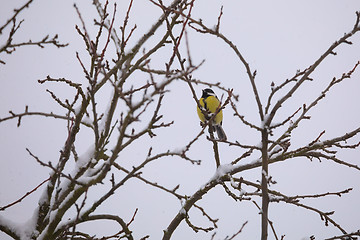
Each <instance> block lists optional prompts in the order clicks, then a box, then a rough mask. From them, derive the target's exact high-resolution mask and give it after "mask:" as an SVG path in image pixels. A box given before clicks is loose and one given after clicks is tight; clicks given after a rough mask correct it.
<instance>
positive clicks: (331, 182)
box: [0, 0, 360, 240]
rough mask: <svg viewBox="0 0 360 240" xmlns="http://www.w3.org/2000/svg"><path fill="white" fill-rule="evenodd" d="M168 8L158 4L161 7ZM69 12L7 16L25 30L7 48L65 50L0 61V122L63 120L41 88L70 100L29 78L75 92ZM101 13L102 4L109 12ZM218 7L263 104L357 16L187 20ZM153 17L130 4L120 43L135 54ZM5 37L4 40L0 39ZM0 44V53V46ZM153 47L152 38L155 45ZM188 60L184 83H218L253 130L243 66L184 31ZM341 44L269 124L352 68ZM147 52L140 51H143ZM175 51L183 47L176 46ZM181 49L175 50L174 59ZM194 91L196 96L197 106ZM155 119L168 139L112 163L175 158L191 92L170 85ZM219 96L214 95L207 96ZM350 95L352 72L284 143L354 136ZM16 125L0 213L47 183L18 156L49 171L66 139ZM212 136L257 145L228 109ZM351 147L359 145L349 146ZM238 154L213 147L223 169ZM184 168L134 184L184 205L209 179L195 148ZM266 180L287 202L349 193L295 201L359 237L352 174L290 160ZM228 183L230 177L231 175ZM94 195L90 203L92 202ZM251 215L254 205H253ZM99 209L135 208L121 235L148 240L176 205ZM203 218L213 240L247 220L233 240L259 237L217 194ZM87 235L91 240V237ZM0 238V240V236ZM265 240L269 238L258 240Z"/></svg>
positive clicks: (357, 43) (58, 128)
mask: <svg viewBox="0 0 360 240" xmlns="http://www.w3.org/2000/svg"><path fill="white" fill-rule="evenodd" d="M91 2H92V1H77V2H76V3H77V4H78V6H79V9H80V11H81V12H82V13H83V17H84V19H85V21H86V23H87V27H88V29H89V31H90V32H91V33H93V35H92V36H93V37H94V36H95V34H96V28H94V27H93V25H92V23H93V21H92V19H93V18H94V17H97V15H96V11H95V8H94V7H93V6H92V5H91ZM164 2H170V1H164ZM23 3H24V1H19V0H16V1H4V0H3V1H2V3H1V5H0V6H1V7H0V16H1V17H0V25H2V24H3V23H4V22H5V21H6V20H7V19H8V17H9V16H11V14H12V9H14V8H15V7H19V6H21V5H22V4H23ZM73 3H74V2H73V1H55V0H50V1H46V0H34V3H33V4H31V6H30V8H29V9H26V10H25V11H24V12H23V13H21V14H20V15H19V18H18V20H20V19H25V22H24V23H23V24H22V26H21V29H20V30H19V32H18V33H17V35H16V37H15V38H14V41H15V42H17V41H26V40H28V39H30V38H31V39H32V40H37V39H41V38H42V37H43V36H45V35H47V34H50V36H53V35H55V34H59V39H60V41H61V42H64V43H69V44H70V45H69V46H68V47H67V48H64V49H57V48H55V47H52V46H48V47H46V48H45V49H39V48H37V47H23V48H19V49H17V50H16V51H15V52H14V53H13V54H11V55H4V54H2V55H0V59H1V60H4V61H5V62H6V65H0V83H1V88H0V118H3V117H6V116H8V115H9V113H8V111H9V110H12V111H13V112H16V113H19V112H21V111H24V109H25V105H28V106H29V110H32V111H45V112H50V111H54V112H57V113H64V111H63V110H62V109H61V108H60V107H59V106H58V105H56V103H54V102H53V100H52V99H51V97H50V96H49V94H48V93H47V92H46V89H47V88H49V89H51V90H53V91H55V92H56V93H57V94H58V95H59V96H61V98H67V97H68V98H69V97H71V96H72V94H73V92H72V91H69V90H68V88H67V87H65V86H57V85H54V84H48V85H40V84H38V83H37V80H38V79H44V78H46V76H47V75H50V76H52V77H55V78H56V77H66V78H68V79H71V80H73V81H75V82H80V83H86V79H85V78H84V76H83V71H82V69H81V67H80V66H79V64H78V62H77V60H76V56H75V52H76V51H78V52H79V53H80V56H81V57H83V59H85V60H86V59H87V58H86V51H85V47H84V45H83V43H82V39H81V38H80V36H79V35H78V34H77V33H76V30H75V24H78V25H79V24H80V21H79V19H78V17H77V14H76V11H75V9H74V7H73ZM117 4H118V15H117V16H116V19H117V20H118V22H117V24H118V25H117V26H120V25H121V24H122V19H123V16H124V13H125V12H126V9H127V6H128V1H117ZM111 5H112V4H111ZM221 5H223V6H224V7H223V12H224V14H223V16H222V21H221V26H220V31H221V32H222V33H223V34H224V35H225V36H227V37H228V38H229V39H230V40H231V41H232V42H233V43H234V44H235V45H236V46H237V47H238V49H239V50H240V51H241V53H242V54H243V55H244V57H245V58H246V60H247V61H248V63H249V64H250V67H251V69H252V70H257V77H256V79H257V86H258V87H259V92H260V96H261V100H262V101H265V100H266V97H267V96H268V94H269V93H270V84H271V82H274V83H275V84H280V83H282V82H283V81H284V80H285V79H287V78H291V77H292V76H293V75H294V74H295V73H296V71H297V70H298V69H300V70H303V69H305V68H306V67H308V66H310V65H311V64H312V63H313V62H314V61H315V60H316V59H318V58H319V57H320V56H321V54H323V53H324V52H325V51H326V49H327V48H328V47H329V46H330V45H331V44H332V43H333V42H335V41H336V40H338V39H339V38H340V37H342V36H343V35H344V33H347V32H349V31H350V30H351V29H352V28H353V26H354V23H355V19H356V14H355V12H356V11H360V1H359V0H347V1H337V0H317V1H313V0H303V1H286V0H273V1H266V0H259V1H244V0H237V1H219V0H206V1H201V0H198V1H196V2H195V5H194V9H193V12H192V17H193V18H194V19H199V18H201V19H203V22H204V23H205V24H207V25H208V26H215V24H216V22H217V17H218V15H219V12H220V7H221ZM160 14H161V10H160V9H158V8H157V7H156V6H154V5H153V4H151V3H150V2H149V1H147V0H134V7H133V9H132V12H131V16H130V21H129V26H134V24H136V25H137V30H136V31H135V32H134V35H133V39H132V40H130V42H129V44H134V43H136V39H138V38H139V37H141V36H142V34H143V32H144V31H146V30H148V29H149V28H150V27H151V25H152V24H153V23H154V22H155V21H156V19H157V18H158V16H160ZM8 30H9V29H7V31H4V35H5V37H6V34H7V33H8ZM5 37H4V36H0V46H1V45H2V44H4V41H5V39H6V38H5ZM155 37H156V35H155ZM189 39H190V50H191V56H192V60H193V62H194V64H199V63H200V62H201V61H202V60H203V59H205V63H204V64H203V66H201V68H200V69H199V70H198V71H196V72H195V73H194V74H193V76H194V78H196V79H200V80H203V81H209V82H213V83H215V82H219V81H220V82H221V84H222V85H223V86H225V87H227V88H234V92H235V93H236V94H239V95H240V99H239V103H238V105H237V107H238V109H239V111H240V113H241V114H243V115H245V117H246V119H248V120H249V121H252V122H254V123H256V124H259V123H260V119H259V116H258V111H257V108H256V105H255V101H254V96H253V94H252V90H251V88H250V84H249V81H248V79H247V77H246V72H245V69H244V67H243V65H242V64H241V63H240V61H239V60H238V58H237V57H236V55H235V54H234V52H232V50H231V49H230V48H229V47H228V46H227V45H225V44H224V43H223V42H222V41H221V40H220V39H218V38H216V37H213V36H206V35H200V34H198V33H195V32H194V31H191V32H189ZM350 40H351V41H352V42H353V44H352V45H341V46H340V47H339V48H338V49H336V52H337V55H336V56H333V55H331V56H330V57H329V58H328V59H326V60H325V61H324V63H323V64H322V65H321V66H320V67H319V68H318V71H316V72H315V73H314V74H313V75H312V76H311V77H312V78H313V79H314V80H313V81H312V82H307V83H306V84H304V86H303V87H302V88H301V89H300V90H299V91H298V93H297V94H295V95H294V96H293V98H292V100H291V101H289V103H287V104H285V105H284V106H283V109H282V110H281V111H280V114H279V116H278V117H277V118H276V119H275V120H276V121H282V120H283V119H285V118H286V117H287V116H289V115H291V114H292V113H293V112H294V111H296V109H298V108H299V107H300V106H302V105H303V104H304V103H310V102H311V101H312V100H313V99H314V98H316V97H317V96H318V95H320V93H321V91H322V90H323V89H324V87H325V86H326V85H327V84H328V83H329V82H330V81H331V80H332V78H333V77H340V76H341V75H342V74H343V73H344V72H348V71H349V70H351V69H352V68H353V67H354V65H355V63H356V62H357V61H359V60H360V54H359V53H360V34H357V35H355V36H354V37H352V38H351V39H350ZM151 43H152V41H149V43H147V44H148V45H147V46H151ZM181 47H183V46H181ZM182 49H183V48H182ZM170 56H171V54H170V53H165V54H164V55H163V56H161V55H160V56H159V55H158V56H157V57H155V59H154V60H153V61H152V63H151V64H152V66H154V67H155V66H156V67H163V66H164V62H167V61H168V59H169V57H170ZM201 89H202V86H197V89H196V90H197V92H198V96H199V95H200V93H201ZM170 90H171V92H170V94H169V95H168V96H167V97H166V99H165V100H166V103H165V104H164V106H163V109H162V112H161V114H163V115H164V121H172V120H174V121H175V124H174V126H173V127H172V128H169V129H166V130H159V132H157V134H158V136H159V137H158V138H157V140H156V142H155V143H152V142H151V141H152V139H150V138H144V139H143V141H142V142H139V143H136V144H135V145H134V146H133V147H131V148H129V149H128V150H127V151H126V152H124V153H122V155H121V161H122V162H123V163H124V165H125V166H126V167H129V168H131V167H132V166H133V165H134V164H136V162H137V161H140V160H137V159H141V160H142V159H144V157H145V156H146V152H147V150H148V148H144V149H143V148H142V146H148V145H149V144H152V145H153V146H154V151H156V152H160V151H166V150H167V149H177V148H182V147H184V146H185V145H186V144H187V143H188V142H189V141H190V140H191V139H192V138H194V137H195V136H196V134H197V133H198V132H199V129H200V127H199V120H198V118H197V115H196V110H195V109H196V108H195V107H196V105H195V103H194V100H193V99H192V96H191V92H190V91H189V89H188V87H187V85H186V84H185V83H183V82H177V83H175V84H174V85H173V86H171V87H170ZM215 91H216V93H217V95H218V96H219V97H220V96H221V95H222V94H223V93H221V92H220V91H219V90H217V89H216V90H215ZM359 91H360V69H358V70H357V71H356V72H355V73H354V74H353V77H352V78H351V79H347V80H346V81H344V82H343V83H342V84H341V85H339V86H336V87H334V89H333V90H332V91H331V93H330V94H328V95H327V99H325V100H323V101H322V102H321V103H320V104H318V106H317V108H316V109H313V111H311V112H310V115H311V117H312V118H311V120H310V121H308V122H303V123H302V124H301V126H299V129H297V130H296V131H294V133H293V139H292V141H291V143H292V147H293V148H294V149H295V148H296V147H298V146H301V144H307V143H309V142H311V141H312V140H314V139H315V138H316V137H317V136H318V135H319V134H320V133H321V132H322V131H323V130H326V133H325V134H324V135H323V140H325V139H329V138H333V137H336V136H338V135H341V134H344V133H345V132H348V131H351V130H353V129H355V128H357V127H359V117H360V113H359V107H358V104H359ZM109 100H110V95H106V94H104V96H103V98H101V99H100V100H99V101H100V102H101V103H102V102H103V103H104V105H103V107H104V108H106V106H107V105H106V104H107V102H108V101H109ZM16 124H17V120H12V121H8V122H2V123H1V124H0V152H1V160H0V161H1V167H0V206H4V205H6V204H8V203H10V202H12V201H14V200H16V199H18V198H19V197H21V196H22V195H23V194H25V193H26V192H27V191H29V190H31V189H32V188H34V187H35V186H36V185H38V184H39V183H40V182H42V181H43V180H45V179H46V178H47V177H48V172H49V171H48V169H45V168H42V167H41V166H39V165H38V164H37V163H36V162H35V161H34V160H33V159H32V158H31V157H30V156H29V155H28V153H27V152H26V150H25V148H29V149H31V151H32V152H33V153H34V154H35V155H37V156H39V157H40V158H41V159H42V160H43V161H45V162H47V161H53V162H56V160H57V159H58V157H59V150H60V149H61V148H62V146H63V144H64V142H65V140H66V137H67V130H66V122H65V121H61V120H54V119H47V118H41V117H25V118H23V119H22V125H21V127H20V128H17V127H16ZM223 127H224V130H225V132H226V133H227V136H228V139H229V140H230V141H239V142H241V143H243V144H253V145H258V144H259V143H260V135H259V134H258V133H257V132H256V131H254V130H253V129H249V128H247V127H246V126H244V125H243V124H242V123H241V122H240V121H239V120H238V119H235V117H234V116H233V112H232V110H231V109H230V107H228V108H226V109H225V110H224V124H223ZM79 139H81V140H79V142H77V148H78V152H79V153H80V154H81V153H84V152H85V151H86V150H87V149H88V148H89V146H91V139H92V136H91V134H90V132H87V131H83V132H81V134H80V135H79ZM357 140H358V141H359V138H357ZM241 153H243V150H241V149H236V148H234V147H229V146H227V145H221V146H220V155H221V160H222V163H229V162H231V161H233V160H234V159H235V158H236V157H238V156H239V154H241ZM190 155H191V157H193V158H195V159H201V160H202V164H201V165H200V166H195V165H191V164H189V163H187V162H184V161H183V160H178V159H176V160H174V159H167V160H163V161H160V162H155V163H153V164H151V165H149V166H148V168H146V169H145V170H144V173H143V174H144V176H145V177H148V178H149V179H150V180H152V181H154V182H158V183H160V184H163V185H165V186H167V187H169V188H173V187H175V186H176V185H177V184H180V189H179V190H178V191H179V192H180V193H181V194H186V195H191V194H193V193H194V192H195V191H196V190H198V189H199V188H200V187H201V186H203V184H205V183H206V182H207V181H208V180H209V179H210V178H211V177H212V176H213V175H214V173H215V163H214V160H213V153H212V147H211V144H210V142H208V141H207V140H206V139H205V137H204V136H203V138H202V139H201V140H200V141H199V142H198V143H197V144H195V146H194V149H192V150H191V151H190ZM339 156H340V157H342V159H343V160H346V161H348V162H350V163H353V164H357V165H360V162H359V161H360V159H359V156H360V150H359V149H357V150H354V151H348V152H344V153H341V154H340V155H339ZM269 173H270V175H271V176H272V177H273V179H274V180H276V181H277V182H278V184H276V185H275V186H273V187H274V189H276V190H280V191H283V192H284V193H285V194H289V195H297V194H299V195H301V194H315V193H324V192H331V191H341V190H344V189H347V188H350V187H352V188H353V191H352V192H351V193H350V194H348V195H344V196H343V197H341V198H339V197H326V198H324V199H322V200H321V199H317V200H312V201H305V203H308V204H310V205H312V206H315V207H318V208H320V209H321V210H323V211H332V210H335V214H334V215H333V218H334V220H336V221H337V222H338V223H340V224H341V226H342V227H343V228H345V229H346V230H347V231H349V232H351V231H356V230H358V229H360V224H359V222H360V221H359V220H360V217H359V216H360V208H359V207H358V203H359V201H360V184H359V182H360V181H359V180H360V172H359V171H356V170H354V169H350V168H347V167H344V166H339V165H336V164H334V163H329V162H326V161H322V162H319V161H317V160H314V161H313V162H310V161H309V160H307V159H294V160H290V161H287V162H284V163H278V164H274V166H270V167H269ZM239 176H240V175H239ZM241 176H243V177H244V178H246V179H249V180H252V181H256V180H258V179H260V178H261V170H260V169H256V170H251V171H249V172H244V173H241ZM43 190H44V189H43V188H42V189H40V190H39V191H37V192H36V193H34V194H32V195H30V196H29V197H27V198H26V199H25V200H23V202H21V203H20V204H17V205H16V206H13V207H11V208H9V209H7V210H6V211H5V212H1V213H0V215H1V216H5V217H7V218H9V219H10V220H12V221H15V222H20V223H21V222H24V221H26V220H27V219H29V218H30V217H31V216H32V213H33V211H34V208H35V207H36V206H37V200H38V198H39V196H40V194H41V192H42V191H43ZM95 195H96V194H94V196H93V197H96V196H95ZM256 200H257V202H258V203H259V204H260V203H261V200H260V199H259V198H258V199H256ZM105 205H106V206H104V207H101V208H100V209H99V211H104V212H110V213H112V214H118V215H119V216H122V217H124V219H127V220H130V219H131V217H132V215H133V213H134V211H135V209H136V208H139V211H138V214H137V216H136V218H135V221H134V222H133V223H132V224H131V230H133V232H134V236H135V238H136V239H140V238H141V237H143V236H145V235H147V234H150V239H160V238H161V237H162V234H163V232H162V230H163V229H165V228H166V227H167V225H168V224H169V222H170V221H171V219H172V218H173V217H174V216H175V214H176V213H177V212H178V211H179V209H180V208H181V204H180V202H179V201H178V200H177V199H175V198H174V197H173V196H169V195H167V194H165V193H163V192H160V191H159V190H157V189H154V188H151V187H150V186H146V185H144V184H143V183H142V182H139V181H137V180H135V179H134V180H132V181H130V182H129V183H128V185H126V186H124V188H122V189H120V191H119V193H118V194H117V195H115V196H114V197H112V198H110V199H109V201H108V203H107V204H105ZM199 205H201V206H203V207H204V208H205V209H206V210H207V211H208V213H209V214H210V216H212V217H213V218H220V220H219V222H218V226H219V229H217V230H216V231H217V235H216V237H215V239H224V238H225V237H226V236H227V235H232V234H233V233H235V232H237V231H238V230H239V228H240V227H241V225H242V224H243V223H244V222H245V221H248V224H247V225H246V226H245V228H244V230H243V232H242V233H241V234H240V235H239V236H238V237H237V239H259V238H260V215H259V214H258V210H257V209H256V207H255V206H254V204H253V203H251V202H246V201H243V202H234V201H233V200H232V199H231V198H229V196H228V195H227V194H226V193H225V192H224V190H223V189H222V188H220V187H216V188H215V189H213V190H211V191H210V192H209V193H208V194H207V195H206V196H205V197H204V199H202V200H201V201H199ZM190 217H191V220H192V221H193V222H194V224H196V225H201V226H208V224H209V223H208V222H207V221H206V220H205V219H204V218H203V217H202V216H201V213H199V212H197V211H196V210H192V211H191V212H190ZM269 218H270V220H272V221H273V222H274V227H275V229H276V231H277V233H278V236H281V235H286V237H285V239H289V240H290V239H303V238H304V239H308V238H309V236H311V235H315V236H316V239H323V238H325V237H331V236H333V235H338V234H340V232H339V231H338V230H337V229H335V228H334V227H333V226H329V227H326V226H325V225H324V223H323V222H322V221H321V220H320V217H319V215H318V214H316V213H313V212H308V211H305V210H303V209H299V208H296V207H294V206H288V205H286V204H283V203H271V204H270V210H269ZM113 226H114V225H111V224H106V225H101V226H98V225H97V226H96V227H97V229H99V228H101V231H102V230H104V231H108V232H109V231H110V232H111V229H112V227H113ZM97 231H100V230H96V231H94V234H95V233H97ZM210 236H211V235H205V234H204V233H201V232H200V233H198V234H195V233H194V232H193V231H192V230H191V229H190V228H188V227H187V226H186V224H185V223H182V224H181V225H180V227H179V228H178V229H177V230H176V231H175V233H174V236H173V239H176V240H177V239H179V240H180V239H210ZM0 238H1V239H7V238H6V237H5V235H4V234H2V233H0ZM269 239H273V235H272V234H271V233H270V237H269Z"/></svg>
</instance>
